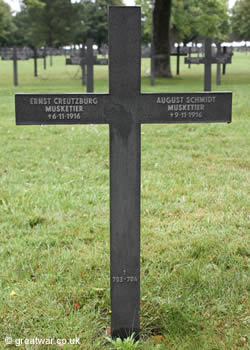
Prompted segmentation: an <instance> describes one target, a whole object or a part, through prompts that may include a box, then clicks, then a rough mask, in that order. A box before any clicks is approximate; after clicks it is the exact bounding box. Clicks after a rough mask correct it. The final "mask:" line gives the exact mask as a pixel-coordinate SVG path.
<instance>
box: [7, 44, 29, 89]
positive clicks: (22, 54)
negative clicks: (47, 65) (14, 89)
mask: <svg viewBox="0 0 250 350" xmlns="http://www.w3.org/2000/svg"><path fill="white" fill-rule="evenodd" d="M1 55H2V60H5V61H6V60H11V61H13V83H14V86H18V67H17V61H20V60H24V61H26V60H28V59H29V58H30V55H29V51H27V50H26V49H18V48H17V47H14V48H8V49H3V51H2V53H1Z"/></svg>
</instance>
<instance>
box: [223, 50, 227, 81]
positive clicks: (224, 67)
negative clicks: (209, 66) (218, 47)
mask: <svg viewBox="0 0 250 350" xmlns="http://www.w3.org/2000/svg"><path fill="white" fill-rule="evenodd" d="M226 53H227V47H226V46H223V55H226ZM222 74H223V75H225V74H226V63H223V65H222Z"/></svg>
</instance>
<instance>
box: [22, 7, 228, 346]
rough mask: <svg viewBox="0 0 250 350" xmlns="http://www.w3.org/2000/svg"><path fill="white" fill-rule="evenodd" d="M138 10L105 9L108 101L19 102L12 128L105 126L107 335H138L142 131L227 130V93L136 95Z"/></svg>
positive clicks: (38, 97)
mask: <svg viewBox="0 0 250 350" xmlns="http://www.w3.org/2000/svg"><path fill="white" fill-rule="evenodd" d="M140 19H141V12H140V7H124V6H123V7H110V8H109V93H106V94H96V93H95V94H93V93H91V94H17V95H16V123H17V124H18V125H32V124H36V125H41V124H49V125H51V124H109V130H110V230H111V232H110V254H111V264H110V285H111V310H112V315H111V334H112V336H113V337H120V338H122V339H123V338H126V337H128V336H130V335H131V334H132V333H133V332H134V333H135V337H136V338H138V337H139V332H140V154H141V146H140V137H141V132H140V129H141V124H142V123H192V122H195V123H214V122H227V123H230V122H231V110H232V94H231V92H213V93H154V94H144V93H143V94H142V93H141V76H140V68H141V67H140V63H141V26H140Z"/></svg>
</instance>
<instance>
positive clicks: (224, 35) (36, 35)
mask: <svg viewBox="0 0 250 350" xmlns="http://www.w3.org/2000/svg"><path fill="white" fill-rule="evenodd" d="M20 2H21V11H20V12H19V13H17V14H16V15H13V14H12V13H11V9H10V7H9V6H8V5H7V3H5V2H4V0H0V45H1V46H3V45H4V46H13V45H17V46H29V47H39V46H50V47H52V46H54V47H59V46H64V45H75V44H82V43H83V42H85V41H86V39H87V38H90V37H91V38H93V39H94V40H95V43H96V44H97V45H98V46H100V45H101V44H103V43H107V41H108V33H107V6H109V5H112V6H115V5H123V1H122V0H94V1H93V0H81V1H80V2H79V3H71V1H70V0H53V1H51V0H22V1H21V0H20ZM136 4H137V5H141V7H142V16H143V17H142V26H143V42H144V43H149V42H151V38H152V9H153V6H155V8H156V9H157V8H158V9H159V12H163V13H164V9H167V11H168V13H165V14H164V17H165V19H164V18H163V22H162V24H160V28H159V30H160V31H161V32H162V36H165V38H167V36H168V32H169V33H170V42H171V43H173V42H176V41H177V42H183V43H184V44H186V43H188V42H190V41H194V40H198V39H200V38H202V37H206V36H210V37H212V38H213V39H214V40H220V41H221V40H229V38H230V35H231V37H233V38H234V39H236V40H237V39H238V40H250V0H238V1H236V3H235V6H234V7H233V9H232V11H231V13H229V11H228V9H227V0H136ZM170 13H171V17H170ZM168 14H169V25H168V23H167V22H168V18H167V17H168ZM155 15H156V17H157V18H156V19H155V23H156V24H157V23H161V21H160V20H158V17H159V16H160V14H159V15H158V14H157V13H156V14H155ZM164 22H165V23H164ZM156 30H157V28H156Z"/></svg>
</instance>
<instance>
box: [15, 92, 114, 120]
mask: <svg viewBox="0 0 250 350" xmlns="http://www.w3.org/2000/svg"><path fill="white" fill-rule="evenodd" d="M15 98H16V124H17V125H41V124H49V125H52V124H106V123H108V122H107V121H106V118H105V108H106V107H105V106H106V102H108V99H109V96H108V94H16V97H15Z"/></svg>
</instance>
